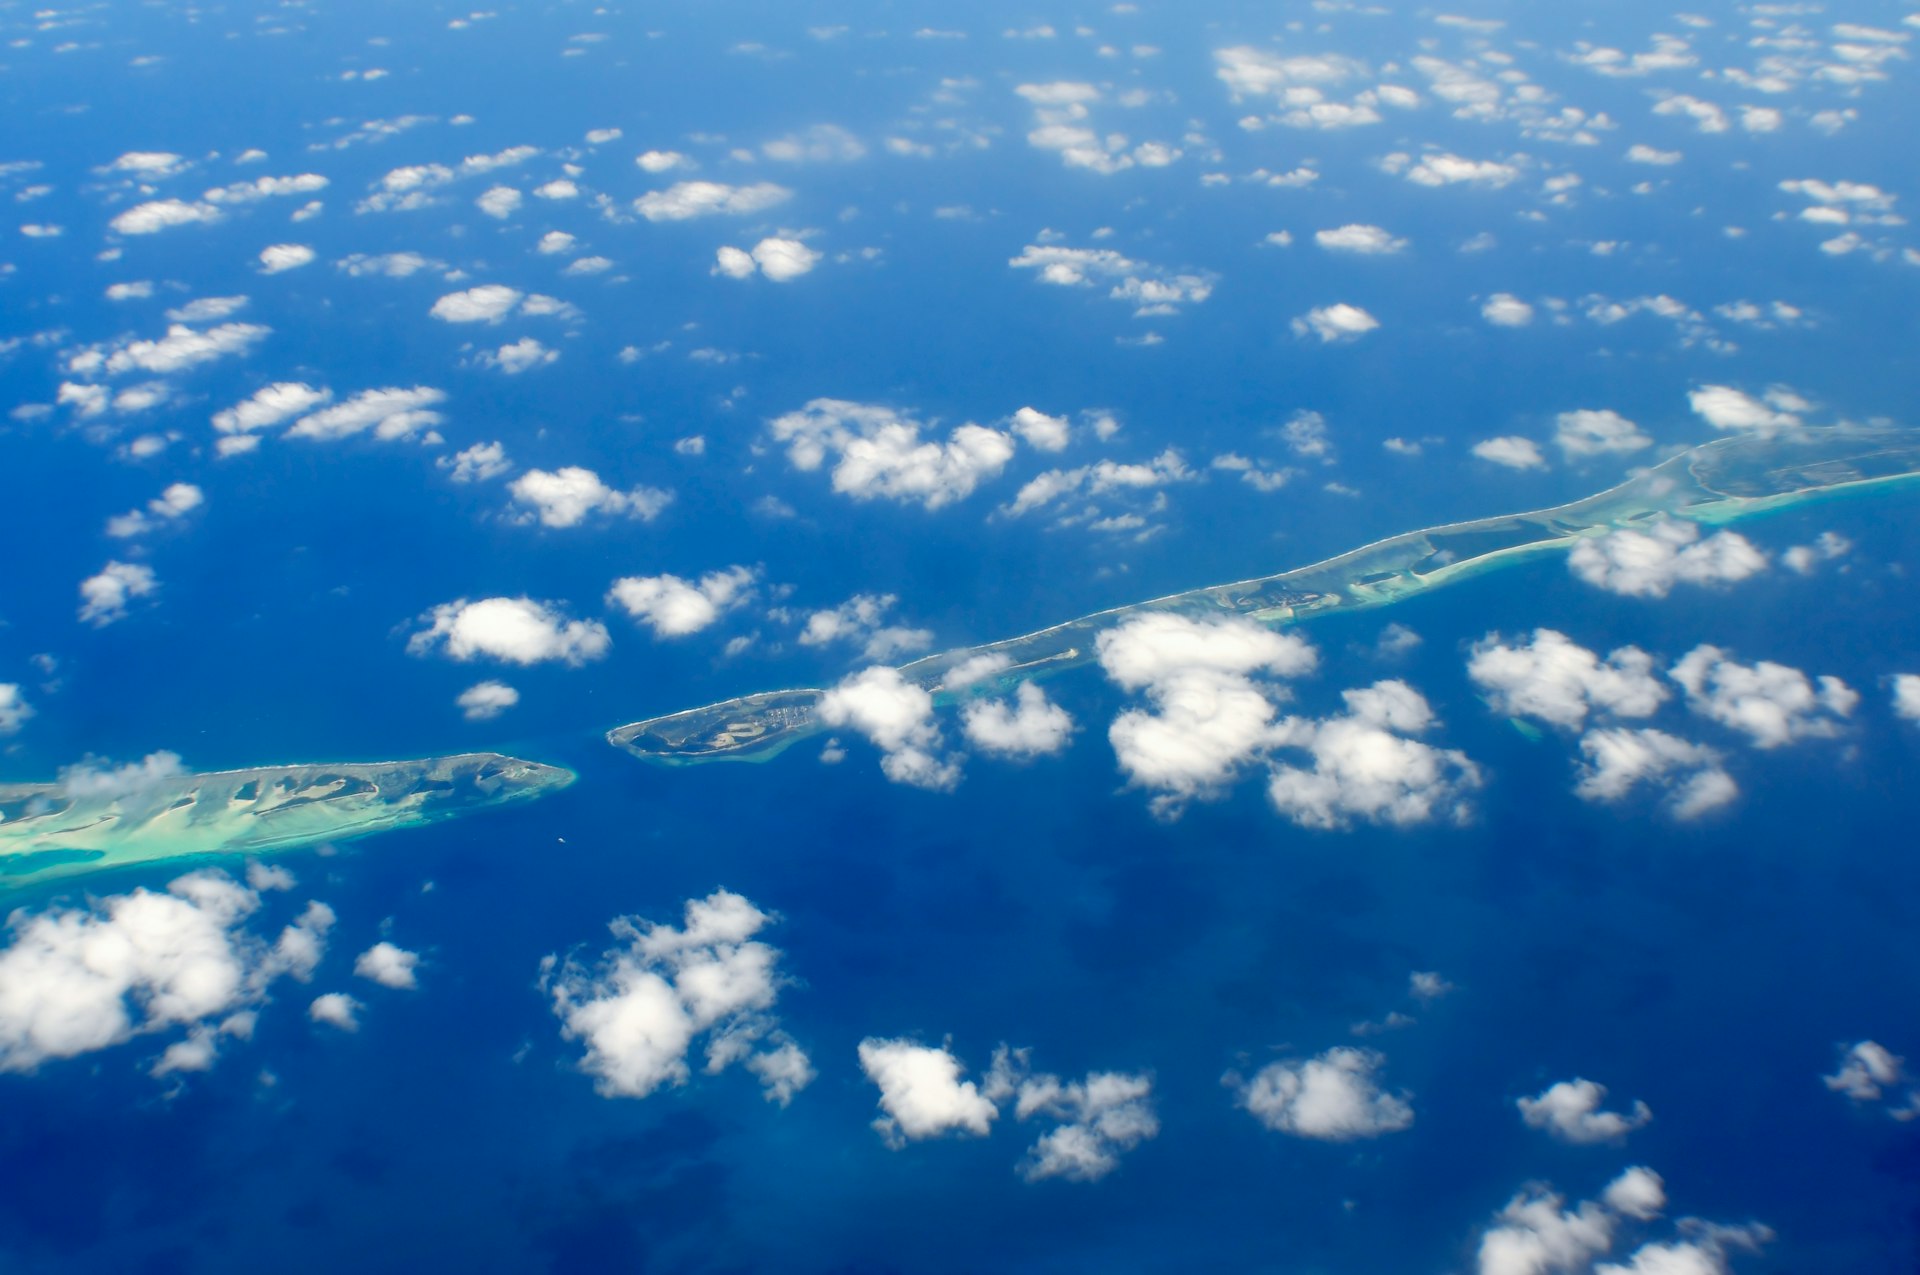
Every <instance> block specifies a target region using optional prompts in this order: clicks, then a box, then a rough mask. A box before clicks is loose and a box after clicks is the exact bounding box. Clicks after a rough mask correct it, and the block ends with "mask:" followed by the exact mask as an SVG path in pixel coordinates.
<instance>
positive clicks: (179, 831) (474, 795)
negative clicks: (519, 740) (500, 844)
mask: <svg viewBox="0 0 1920 1275" xmlns="http://www.w3.org/2000/svg"><path fill="white" fill-rule="evenodd" d="M573 780H574V774H573V772H572V771H570V770H566V769H563V768H561V767H558V766H545V765H542V764H540V763H539V762H532V761H522V760H520V759H519V758H517V757H503V756H501V755H500V754H498V753H462V754H460V755H458V756H453V757H430V758H427V759H426V760H424V761H384V762H367V763H346V764H337V765H313V766H260V767H256V768H253V769H250V770H222V771H215V772H213V773H211V774H204V775H175V776H169V777H163V778H158V779H154V780H151V781H146V782H115V781H114V780H113V779H112V778H111V777H105V778H102V777H92V778H89V779H84V780H73V779H70V780H68V781H67V782H63V783H51V784H0V891H4V890H7V889H11V888H19V887H22V886H27V885H33V884H38V883H39V882H42V881H48V880H52V879H54V878H57V877H64V876H72V875H74V874H76V873H82V872H98V871H102V870H104V869H108V868H121V867H127V866H129V865H132V864H140V863H152V862H156V861H159V860H165V859H187V858H194V857H198V856H203V855H219V854H258V853H262V852H266V851H273V850H288V849H292V848H295V847H298V846H308V845H316V844H318V843H320V842H323V841H341V840H345V839H347V838H350V837H364V836H367V835H369V834H371V833H376V832H385V831H388V830H389V829H393V828H412V827H418V826H420V825H422V824H429V823H438V822H440V821H442V820H445V819H453V818H457V817H458V816H461V815H465V814H470V813H472V812H474V811H477V810H485V809H489V808H491V807H494V806H499V805H503V804H505V803H508V802H517V801H529V800H532V799H533V798H535V797H539V796H543V795H545V794H546V793H549V792H552V791H554V790H555V789H559V788H564V787H566V786H567V785H568V784H570V783H572V782H573Z"/></svg>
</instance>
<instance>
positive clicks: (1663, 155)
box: [1627, 143, 1685, 167]
mask: <svg viewBox="0 0 1920 1275" xmlns="http://www.w3.org/2000/svg"><path fill="white" fill-rule="evenodd" d="M1683 158H1685V157H1684V156H1682V155H1681V154H1680V152H1679V151H1663V150H1657V149H1655V148H1654V147H1652V146H1647V145H1644V144H1641V143H1636V144H1634V145H1632V146H1629V147H1628V148H1627V162H1628V163H1629V164H1654V165H1657V166H1662V167H1664V166H1668V165H1672V164H1677V163H1679V162H1680V161H1681V160H1682V159H1683Z"/></svg>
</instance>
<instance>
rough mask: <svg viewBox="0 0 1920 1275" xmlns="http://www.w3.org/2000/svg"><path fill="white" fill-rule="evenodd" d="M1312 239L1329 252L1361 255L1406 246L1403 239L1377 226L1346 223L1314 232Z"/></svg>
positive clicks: (1396, 250) (1374, 253)
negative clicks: (1332, 228)
mask: <svg viewBox="0 0 1920 1275" xmlns="http://www.w3.org/2000/svg"><path fill="white" fill-rule="evenodd" d="M1313 241H1314V242H1315V243H1317V244H1319V245H1320V246H1321V247H1322V248H1325V249H1327V250H1328V251H1329V252H1352V253H1358V254H1361V255H1363V256H1379V255H1382V254H1386V253H1393V252H1399V251H1400V250H1401V249H1403V248H1405V247H1406V246H1407V241H1406V240H1404V239H1396V238H1395V237H1394V236H1393V235H1391V234H1389V233H1388V232H1387V231H1385V230H1382V229H1381V228H1380V227H1379V226H1365V225H1347V226H1341V227H1339V228H1338V229H1335V230H1321V231H1317V232H1315V234H1314V236H1313Z"/></svg>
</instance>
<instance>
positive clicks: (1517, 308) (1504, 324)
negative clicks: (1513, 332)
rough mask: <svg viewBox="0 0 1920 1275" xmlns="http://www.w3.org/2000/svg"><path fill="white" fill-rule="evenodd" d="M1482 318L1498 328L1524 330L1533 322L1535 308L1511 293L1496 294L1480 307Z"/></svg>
mask: <svg viewBox="0 0 1920 1275" xmlns="http://www.w3.org/2000/svg"><path fill="white" fill-rule="evenodd" d="M1480 317H1481V318H1483V319H1485V320H1486V321H1487V322H1488V323H1491V324H1493V325H1494V326H1495V327H1497V328H1524V327H1526V326H1527V325H1528V324H1529V323H1532V322H1533V307H1532V306H1530V305H1528V304H1527V303H1526V302H1524V301H1522V300H1521V299H1520V298H1519V297H1516V296H1514V295H1513V294H1512V293H1511V292H1496V293H1494V294H1493V295H1492V296H1491V297H1488V298H1487V302H1486V304H1485V305H1483V306H1481V307H1480Z"/></svg>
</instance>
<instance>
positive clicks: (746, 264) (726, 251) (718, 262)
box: [712, 244, 760, 279]
mask: <svg viewBox="0 0 1920 1275" xmlns="http://www.w3.org/2000/svg"><path fill="white" fill-rule="evenodd" d="M759 268H760V263H759V262H757V261H755V260H754V259H753V254H752V253H750V252H748V251H747V250H746V249H744V248H735V247H733V246H731V245H728V244H723V245H721V246H720V247H718V248H716V249H714V251H713V270H712V273H713V274H717V275H724V276H725V277H726V278H729V279H751V278H753V275H754V272H755V271H756V270H758V269H759Z"/></svg>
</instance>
